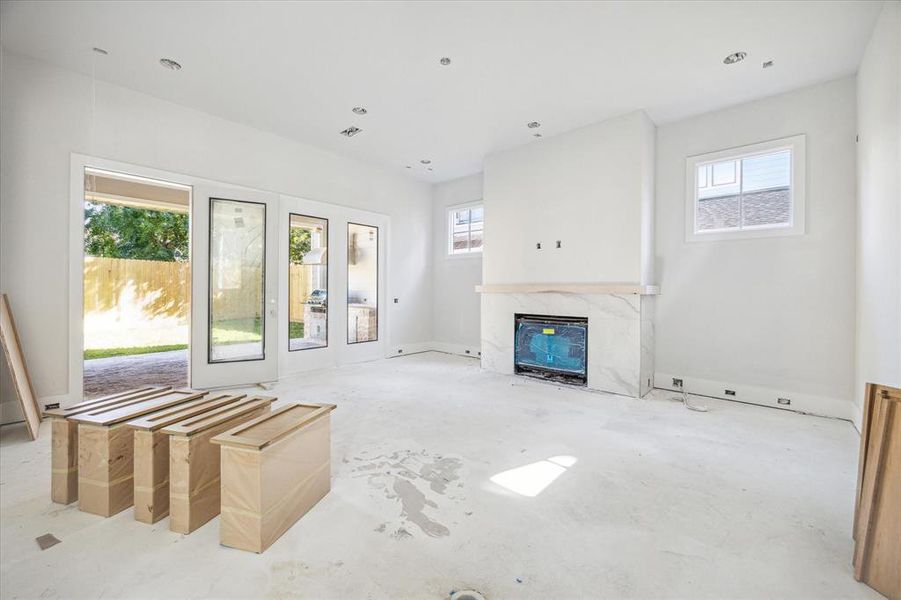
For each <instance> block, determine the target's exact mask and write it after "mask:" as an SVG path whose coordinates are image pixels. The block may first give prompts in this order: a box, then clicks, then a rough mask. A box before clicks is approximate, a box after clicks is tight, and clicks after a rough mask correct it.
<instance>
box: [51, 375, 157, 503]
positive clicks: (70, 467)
mask: <svg viewBox="0 0 901 600" xmlns="http://www.w3.org/2000/svg"><path fill="white" fill-rule="evenodd" d="M168 389H169V388H168V387H161V386H144V387H140V388H135V389H133V390H128V391H127V392H121V393H118V394H113V395H111V396H105V397H103V398H95V399H94V400H87V401H85V402H79V403H78V404H74V405H72V406H67V407H65V408H55V409H52V410H48V411H47V412H46V413H44V414H45V416H47V417H48V418H49V419H50V420H51V424H52V425H51V428H50V434H51V441H50V499H51V500H53V502H57V503H59V504H71V503H72V502H75V501H76V500H78V424H77V423H75V422H74V421H67V420H66V418H67V417H69V416H72V415H77V414H79V413H83V412H88V411H91V410H96V409H100V408H106V409H110V408H114V407H116V406H122V405H126V404H129V403H131V402H133V401H134V400H138V399H141V398H149V397H152V396H154V395H159V394H161V393H163V392H165V391H166V390H168Z"/></svg>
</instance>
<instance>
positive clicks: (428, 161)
mask: <svg viewBox="0 0 901 600" xmlns="http://www.w3.org/2000/svg"><path fill="white" fill-rule="evenodd" d="M419 162H421V163H422V164H424V165H430V164H432V161H430V160H429V159H427V158H423V159H422V160H421V161H419Z"/></svg>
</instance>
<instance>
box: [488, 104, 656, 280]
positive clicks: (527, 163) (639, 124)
mask: <svg viewBox="0 0 901 600" xmlns="http://www.w3.org/2000/svg"><path fill="white" fill-rule="evenodd" d="M653 153H654V125H653V123H651V121H650V120H649V119H648V118H647V116H646V115H645V114H644V113H643V112H634V113H630V114H628V115H624V116H622V117H618V118H615V119H610V120H608V121H603V122H601V123H597V124H594V125H589V126H587V127H582V128H580V129H576V130H573V131H570V132H567V133H563V134H560V135H555V136H553V137H546V138H542V139H539V140H535V141H533V142H531V143H529V144H527V145H525V146H521V147H518V148H514V149H512V150H506V151H503V152H498V153H496V154H492V155H490V156H488V157H487V158H486V159H485V183H484V185H485V250H484V254H485V255H484V258H483V261H484V264H483V277H484V280H485V282H486V283H489V284H497V283H551V282H554V283H559V282H582V283H584V282H590V283H598V282H626V283H639V282H640V283H647V284H653V283H655V282H654V281H651V280H650V278H651V277H653V273H652V269H651V263H650V260H649V259H650V257H651V256H653V239H652V236H651V235H650V232H651V228H650V225H649V220H650V219H652V218H653V210H652V209H653V198H654V196H653V190H654V183H653V177H654V170H653V160H652V159H653ZM557 240H560V241H561V242H562V248H560V249H557V248H556V247H555V242H556V241H557ZM538 242H541V245H542V249H541V250H538V249H536V243H538Z"/></svg>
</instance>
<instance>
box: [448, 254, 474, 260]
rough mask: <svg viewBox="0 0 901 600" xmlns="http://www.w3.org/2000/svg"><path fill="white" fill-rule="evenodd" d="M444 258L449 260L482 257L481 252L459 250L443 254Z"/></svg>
mask: <svg viewBox="0 0 901 600" xmlns="http://www.w3.org/2000/svg"><path fill="white" fill-rule="evenodd" d="M444 256H445V258H447V259H449V260H459V259H461V258H464V259H465V258H482V253H481V252H460V253H459V254H445V255H444Z"/></svg>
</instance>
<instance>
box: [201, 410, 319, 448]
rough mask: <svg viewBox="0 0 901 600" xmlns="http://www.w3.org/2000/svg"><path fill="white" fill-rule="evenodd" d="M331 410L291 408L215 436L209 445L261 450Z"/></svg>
mask: <svg viewBox="0 0 901 600" xmlns="http://www.w3.org/2000/svg"><path fill="white" fill-rule="evenodd" d="M333 410H335V405H334V404H302V403H298V404H290V405H288V406H284V407H282V408H280V409H278V410H276V411H273V412H271V413H269V414H268V415H264V416H262V417H259V418H257V419H254V420H252V421H249V422H247V423H245V424H243V425H241V426H239V427H235V428H234V429H232V430H230V431H227V432H225V433H223V434H222V435H219V436H216V437H215V438H213V440H212V442H213V443H214V444H222V445H224V446H243V447H246V448H253V449H257V450H261V449H263V448H265V447H266V446H268V445H270V444H273V443H275V442H277V441H279V440H280V439H282V438H284V437H285V436H288V435H290V434H291V433H292V432H294V431H296V430H298V429H300V428H301V427H304V426H306V425H308V424H310V423H312V422H313V421H315V420H317V419H320V418H323V417H325V416H327V415H328V413H330V412H331V411H333Z"/></svg>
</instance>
